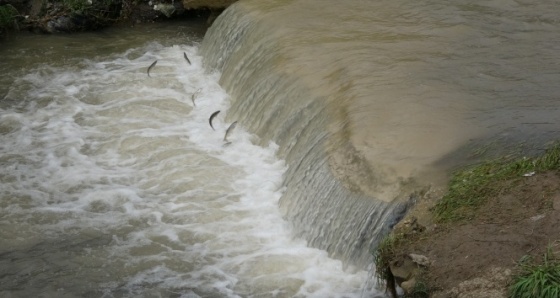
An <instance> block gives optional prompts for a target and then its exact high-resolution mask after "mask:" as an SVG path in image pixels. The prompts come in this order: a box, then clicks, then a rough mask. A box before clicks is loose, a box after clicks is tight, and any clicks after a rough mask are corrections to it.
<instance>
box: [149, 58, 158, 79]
mask: <svg viewBox="0 0 560 298" xmlns="http://www.w3.org/2000/svg"><path fill="white" fill-rule="evenodd" d="M156 63H157V60H156V61H154V63H152V64H150V66H148V76H150V70H151V69H152V68H153V67H154V66H156Z"/></svg>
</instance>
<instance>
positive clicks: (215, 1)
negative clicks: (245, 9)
mask: <svg viewBox="0 0 560 298" xmlns="http://www.w3.org/2000/svg"><path fill="white" fill-rule="evenodd" d="M234 2H237V0H183V7H185V9H200V8H210V9H225V8H226V7H228V6H230V5H231V4H233V3H234Z"/></svg>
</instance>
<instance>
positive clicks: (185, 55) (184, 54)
mask: <svg viewBox="0 0 560 298" xmlns="http://www.w3.org/2000/svg"><path fill="white" fill-rule="evenodd" d="M183 56H184V57H185V59H186V60H187V62H189V65H192V63H191V60H189V57H187V53H185V52H183Z"/></svg>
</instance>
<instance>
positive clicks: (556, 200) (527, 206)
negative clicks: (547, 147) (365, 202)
mask: <svg viewBox="0 0 560 298" xmlns="http://www.w3.org/2000/svg"><path fill="white" fill-rule="evenodd" d="M502 183H503V185H501V186H502V187H501V188H502V191H501V193H500V194H499V195H498V196H497V197H495V198H494V199H493V200H490V201H488V202H486V203H485V204H484V205H483V206H481V207H480V209H479V210H478V212H477V215H476V216H475V218H473V219H471V220H468V221H464V222H461V223H457V224H451V225H445V226H437V225H434V224H431V225H427V229H426V231H425V232H423V233H422V235H421V236H420V237H418V238H419V239H417V240H416V241H414V242H413V243H410V244H409V246H408V247H407V248H406V250H407V251H408V252H413V253H416V254H422V255H425V256H427V257H428V258H429V260H430V261H431V265H430V266H429V268H428V269H427V275H426V276H427V281H428V283H429V285H430V287H431V288H432V290H434V289H435V290H436V292H435V293H434V294H433V295H432V297H480V298H482V297H506V293H507V286H508V283H509V282H510V280H511V278H510V276H511V272H515V266H516V263H517V262H518V261H519V260H520V259H521V258H522V257H523V256H527V255H530V256H534V257H536V258H539V257H541V256H542V255H543V254H544V252H545V250H546V249H547V246H552V248H553V249H555V250H558V249H559V248H560V173H559V172H547V173H537V174H534V175H533V176H530V177H521V178H519V179H516V180H514V181H511V180H510V181H505V182H502ZM403 253H404V251H403Z"/></svg>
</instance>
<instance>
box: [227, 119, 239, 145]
mask: <svg viewBox="0 0 560 298" xmlns="http://www.w3.org/2000/svg"><path fill="white" fill-rule="evenodd" d="M236 125H237V121H235V122H233V123H232V124H231V125H230V126H229V127H228V129H227V130H226V134H225V135H224V142H227V143H229V141H228V139H227V137H228V135H229V134H230V133H231V132H232V131H233V129H234V128H235V126H236Z"/></svg>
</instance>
